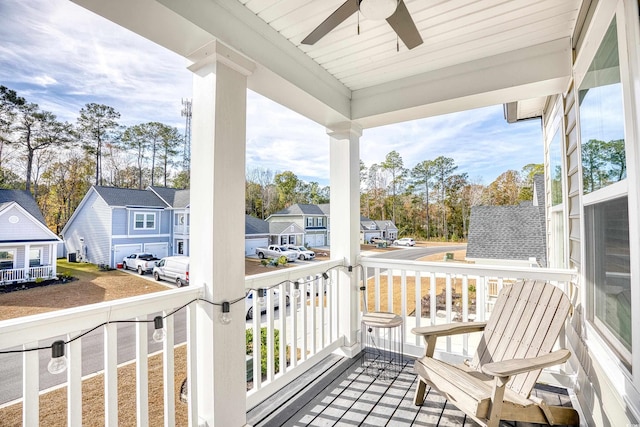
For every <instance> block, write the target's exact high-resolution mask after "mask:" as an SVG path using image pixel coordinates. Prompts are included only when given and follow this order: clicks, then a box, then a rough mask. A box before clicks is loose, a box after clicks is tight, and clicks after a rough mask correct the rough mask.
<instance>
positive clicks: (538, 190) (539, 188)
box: [533, 174, 544, 207]
mask: <svg viewBox="0 0 640 427" xmlns="http://www.w3.org/2000/svg"><path fill="white" fill-rule="evenodd" d="M533 197H534V198H535V202H536V203H534V205H536V206H542V207H544V175H543V174H537V175H534V177H533Z"/></svg>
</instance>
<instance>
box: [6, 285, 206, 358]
mask: <svg viewBox="0 0 640 427" xmlns="http://www.w3.org/2000/svg"><path fill="white" fill-rule="evenodd" d="M201 293H202V287H197V286H189V287H185V288H180V289H172V290H167V291H163V292H156V293H152V294H146V295H139V296H135V297H130V298H123V299H119V300H114V301H105V302H100V303H97V304H89V305H84V306H80V307H72V308H66V309H62V310H56V311H51V312H48V313H41V314H34V315H32V316H25V317H19V318H16V319H8V320H3V321H0V348H10V347H15V346H18V345H22V344H24V343H29V342H35V341H39V340H44V339H48V338H51V337H55V336H60V335H64V334H67V333H69V332H76V331H80V330H82V329H89V328H92V327H94V326H97V325H99V324H101V323H104V322H114V321H118V320H128V319H132V318H135V317H137V316H143V315H147V314H151V313H157V312H158V311H162V310H166V309H168V308H177V307H180V306H181V305H183V304H186V303H188V302H189V301H191V300H193V299H195V298H198V297H199V296H201Z"/></svg>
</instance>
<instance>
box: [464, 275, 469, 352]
mask: <svg viewBox="0 0 640 427" xmlns="http://www.w3.org/2000/svg"><path fill="white" fill-rule="evenodd" d="M462 321H463V322H468V321H469V276H467V275H466V274H463V275H462ZM462 354H464V355H465V356H468V355H469V335H468V334H464V335H463V336H462Z"/></svg>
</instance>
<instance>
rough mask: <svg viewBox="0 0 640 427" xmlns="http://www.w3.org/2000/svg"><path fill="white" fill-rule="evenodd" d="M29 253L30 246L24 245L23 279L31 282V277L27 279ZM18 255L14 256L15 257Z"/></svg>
mask: <svg viewBox="0 0 640 427" xmlns="http://www.w3.org/2000/svg"><path fill="white" fill-rule="evenodd" d="M29 252H31V245H30V244H28V243H27V244H26V245H24V265H23V268H24V277H25V279H28V280H31V277H29ZM17 255H18V254H16V256H17Z"/></svg>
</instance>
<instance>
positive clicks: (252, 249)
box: [244, 237, 269, 256]
mask: <svg viewBox="0 0 640 427" xmlns="http://www.w3.org/2000/svg"><path fill="white" fill-rule="evenodd" d="M268 244H269V239H267V238H266V237H265V238H263V239H244V254H245V256H246V255H255V254H256V248H265V247H267V245H268Z"/></svg>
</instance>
